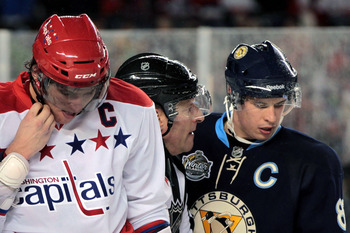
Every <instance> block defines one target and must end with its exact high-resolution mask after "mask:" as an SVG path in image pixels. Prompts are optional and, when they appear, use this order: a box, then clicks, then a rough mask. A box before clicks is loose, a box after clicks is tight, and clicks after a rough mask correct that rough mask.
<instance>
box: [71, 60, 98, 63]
mask: <svg viewBox="0 0 350 233" xmlns="http://www.w3.org/2000/svg"><path fill="white" fill-rule="evenodd" d="M93 62H94V61H93V60H90V61H75V62H74V64H87V63H93Z"/></svg>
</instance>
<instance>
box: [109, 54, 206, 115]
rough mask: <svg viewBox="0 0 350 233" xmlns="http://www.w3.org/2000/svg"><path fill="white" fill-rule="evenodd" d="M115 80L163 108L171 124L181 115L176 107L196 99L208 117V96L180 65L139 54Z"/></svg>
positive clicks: (167, 59) (198, 105)
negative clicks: (137, 91)
mask: <svg viewBox="0 0 350 233" xmlns="http://www.w3.org/2000/svg"><path fill="white" fill-rule="evenodd" d="M115 77H116V78H119V79H122V80H124V81H126V82H129V83H131V84H134V85H135V86H137V87H139V88H141V89H142V90H143V91H144V92H145V93H146V94H147V95H148V96H149V97H150V98H151V99H152V100H153V101H154V103H155V104H158V105H160V106H161V107H162V108H163V110H164V112H165V114H166V115H167V117H168V119H169V120H170V121H173V120H174V119H175V117H176V115H177V114H178V112H177V110H176V104H177V103H178V102H179V101H181V100H187V99H191V98H195V99H196V101H195V103H196V106H197V107H199V108H200V109H201V110H202V113H203V115H208V114H209V111H210V107H211V99H210V95H209V92H208V91H207V90H206V89H205V88H204V86H201V85H198V79H197V77H196V75H194V74H193V73H192V72H191V70H190V69H188V68H187V67H186V66H185V65H184V64H182V63H181V62H179V61H176V60H170V59H169V58H167V57H165V56H162V55H160V54H156V53H140V54H137V55H135V56H133V57H131V58H129V59H128V60H126V61H125V62H124V63H123V64H122V65H121V66H120V68H119V69H118V71H117V73H116V75H115Z"/></svg>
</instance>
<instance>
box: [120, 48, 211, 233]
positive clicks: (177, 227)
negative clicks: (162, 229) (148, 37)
mask: <svg viewBox="0 0 350 233" xmlns="http://www.w3.org/2000/svg"><path fill="white" fill-rule="evenodd" d="M115 77H117V78H120V79H122V80H124V81H127V82H129V83H132V84H134V85H136V86H138V87H140V88H141V89H142V90H143V91H145V92H146V94H148V96H150V97H151V99H152V100H153V101H154V102H155V104H156V112H157V115H158V119H159V124H160V128H161V132H162V135H163V143H164V148H165V158H166V177H167V179H168V181H169V183H170V186H171V188H172V198H170V199H169V201H168V209H169V214H170V224H171V231H172V232H173V233H177V232H180V233H181V232H182V233H188V232H191V230H190V222H189V216H188V210H187V198H186V191H185V175H184V169H183V166H182V164H181V159H180V158H179V157H177V155H179V154H180V153H183V152H187V151H189V150H191V148H192V146H193V138H194V131H195V130H196V126H197V123H200V122H202V121H203V120H204V117H205V116H206V115H208V114H209V112H210V108H211V99H210V95H209V92H208V91H207V90H206V89H205V88H204V86H201V85H198V84H197V83H198V79H197V77H196V76H195V75H194V74H193V73H192V72H191V71H190V70H189V69H188V68H187V67H186V66H185V65H184V64H182V63H180V62H178V61H176V60H170V59H168V58H167V57H164V56H162V55H159V54H153V53H142V54H138V55H135V56H134V57H131V58H130V59H128V60H127V61H125V62H124V63H123V65H121V67H120V68H119V70H118V72H117V74H116V75H115Z"/></svg>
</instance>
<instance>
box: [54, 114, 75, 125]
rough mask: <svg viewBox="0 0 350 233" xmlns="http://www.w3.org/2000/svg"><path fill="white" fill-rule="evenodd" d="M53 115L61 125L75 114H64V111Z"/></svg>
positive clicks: (70, 119)
mask: <svg viewBox="0 0 350 233" xmlns="http://www.w3.org/2000/svg"><path fill="white" fill-rule="evenodd" d="M54 116H55V121H56V122H57V123H59V124H61V125H64V124H68V123H69V122H71V121H72V120H73V119H74V117H75V115H71V114H65V113H64V112H60V113H57V114H54Z"/></svg>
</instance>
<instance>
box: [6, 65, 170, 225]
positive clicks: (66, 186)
mask: <svg viewBox="0 0 350 233" xmlns="http://www.w3.org/2000/svg"><path fill="white" fill-rule="evenodd" d="M27 79H28V74H27V73H26V72H23V73H21V74H20V75H19V77H18V78H17V80H15V81H14V82H8V83H0V98H1V102H0V130H1V135H2V136H1V137H0V149H5V148H6V147H7V146H8V145H9V144H10V143H11V142H12V140H13V138H14V136H15V134H16V131H17V128H18V126H19V124H20V121H21V119H23V118H24V116H25V115H26V113H27V112H28V109H29V108H30V107H31V105H32V103H31V100H30V97H29V96H28V94H27V93H26V90H25V88H24V87H23V83H24V82H26V81H27ZM29 164H30V170H29V174H28V176H27V177H26V179H25V180H24V182H23V183H22V185H21V187H20V188H19V190H18V193H17V196H16V202H17V203H16V204H15V205H14V206H13V207H11V209H10V210H9V211H8V212H7V213H5V214H2V215H3V216H1V217H2V218H6V220H5V222H4V226H3V230H4V232H8V231H9V232H120V230H121V229H122V227H123V226H124V224H125V221H126V220H127V219H128V220H129V221H130V223H131V224H132V225H133V227H134V229H137V228H139V227H141V226H143V225H145V224H149V223H150V222H153V221H156V220H165V221H167V222H169V219H168V213H167V207H166V201H167V200H168V198H169V196H168V195H167V194H168V193H170V192H165V191H164V187H166V186H165V185H164V182H165V177H164V174H165V171H164V169H165V168H164V164H165V162H164V149H163V144H162V138H161V134H160V129H159V123H158V120H157V117H156V114H155V110H154V105H153V102H152V101H151V100H150V99H149V98H148V97H147V96H146V94H144V93H143V92H141V91H140V90H139V89H138V88H136V87H134V86H132V85H130V84H127V83H125V82H123V81H121V80H119V79H115V78H112V79H111V83H110V87H109V91H108V95H107V98H106V100H105V101H104V102H103V103H102V104H101V105H100V107H99V108H98V109H96V110H95V111H91V112H85V113H83V114H80V115H78V116H76V117H75V118H74V119H73V120H72V121H71V122H69V123H68V124H66V125H63V126H62V125H61V126H57V127H56V129H55V130H54V132H53V133H52V136H51V138H50V140H49V142H48V143H47V145H46V147H44V148H43V149H42V150H41V151H40V152H39V153H37V155H35V156H34V157H32V158H31V159H30V161H29ZM0 198H3V197H2V196H1V195H0ZM0 201H2V200H0ZM0 232H1V231H0Z"/></svg>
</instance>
